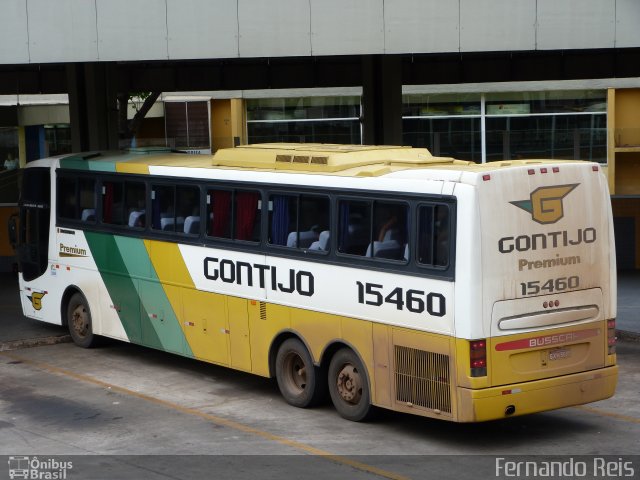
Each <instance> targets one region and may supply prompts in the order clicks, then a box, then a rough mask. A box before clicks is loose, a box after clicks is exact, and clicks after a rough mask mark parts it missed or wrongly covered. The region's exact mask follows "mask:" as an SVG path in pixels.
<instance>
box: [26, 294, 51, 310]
mask: <svg viewBox="0 0 640 480" xmlns="http://www.w3.org/2000/svg"><path fill="white" fill-rule="evenodd" d="M46 294H47V292H33V293H32V294H31V296H28V297H27V298H28V299H29V300H31V305H33V308H34V309H35V310H40V309H41V308H42V297H44V296H45V295H46Z"/></svg>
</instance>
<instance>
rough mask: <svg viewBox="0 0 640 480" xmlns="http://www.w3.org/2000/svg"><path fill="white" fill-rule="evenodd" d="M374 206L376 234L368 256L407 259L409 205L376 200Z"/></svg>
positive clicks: (374, 229) (368, 250) (374, 228)
mask: <svg viewBox="0 0 640 480" xmlns="http://www.w3.org/2000/svg"><path fill="white" fill-rule="evenodd" d="M373 207H374V208H373V234H374V236H373V239H372V242H371V243H370V244H369V247H368V248H367V256H373V257H376V258H386V259H388V260H407V259H406V258H405V251H406V250H407V248H406V247H407V237H408V235H407V218H408V214H409V210H408V207H407V205H405V204H402V203H395V202H380V201H375V202H374V204H373Z"/></svg>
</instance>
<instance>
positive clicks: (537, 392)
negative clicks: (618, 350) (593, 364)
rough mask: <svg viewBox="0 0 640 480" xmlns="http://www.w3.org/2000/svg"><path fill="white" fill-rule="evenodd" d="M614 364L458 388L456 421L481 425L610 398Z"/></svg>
mask: <svg viewBox="0 0 640 480" xmlns="http://www.w3.org/2000/svg"><path fill="white" fill-rule="evenodd" d="M617 381H618V367H617V366H616V365H614V366H611V367H605V368H601V369H598V370H591V371H589V372H582V373H575V374H572V375H564V376H562V377H555V378H547V379H543V380H535V381H531V382H524V383H517V384H512V385H503V386H500V387H492V388H485V389H481V390H471V389H468V388H459V389H458V412H459V413H458V421H460V422H484V421H487V420H497V419H500V418H507V417H511V416H518V415H526V414H529V413H536V412H543V411H546V410H554V409H557V408H563V407H570V406H573V405H582V404H584V403H590V402H595V401H598V400H604V399H605V398H609V397H611V396H613V394H614V392H615V389H616V384H617Z"/></svg>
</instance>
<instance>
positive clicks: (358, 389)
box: [328, 348, 372, 422]
mask: <svg viewBox="0 0 640 480" xmlns="http://www.w3.org/2000/svg"><path fill="white" fill-rule="evenodd" d="M328 377H329V382H328V383H329V394H330V395H331V401H332V402H333V405H334V407H336V410H337V411H338V413H339V414H340V416H341V417H343V418H346V419H347V420H351V421H354V422H360V421H362V420H366V419H367V418H369V417H370V416H371V413H372V406H371V397H370V394H369V383H368V381H367V376H366V373H365V369H364V366H363V365H362V362H361V361H360V359H359V358H358V356H357V355H356V354H355V353H354V351H353V350H351V349H349V348H343V349H341V350H338V351H337V352H336V354H335V355H334V356H333V358H332V359H331V363H330V364H329V375H328Z"/></svg>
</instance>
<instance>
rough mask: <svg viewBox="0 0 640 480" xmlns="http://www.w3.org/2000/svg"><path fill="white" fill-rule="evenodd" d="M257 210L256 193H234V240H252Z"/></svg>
mask: <svg viewBox="0 0 640 480" xmlns="http://www.w3.org/2000/svg"><path fill="white" fill-rule="evenodd" d="M257 209H258V193H257V192H236V237H235V238H236V239H238V240H252V237H253V228H254V223H255V220H256V211H257Z"/></svg>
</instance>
